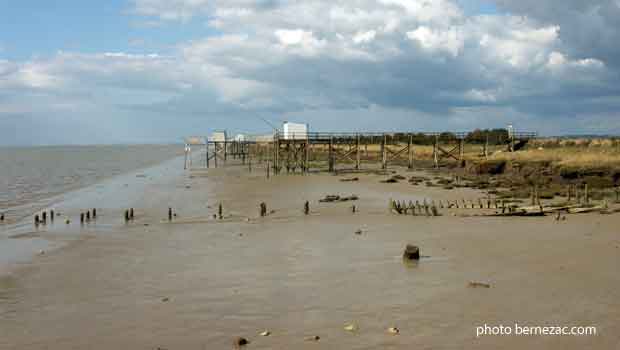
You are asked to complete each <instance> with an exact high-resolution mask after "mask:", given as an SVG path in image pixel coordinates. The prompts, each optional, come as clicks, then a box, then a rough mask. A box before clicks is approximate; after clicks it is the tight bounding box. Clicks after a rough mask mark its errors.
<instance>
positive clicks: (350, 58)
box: [0, 0, 620, 145]
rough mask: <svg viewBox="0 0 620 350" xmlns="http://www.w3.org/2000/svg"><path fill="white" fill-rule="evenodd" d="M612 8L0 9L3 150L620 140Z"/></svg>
mask: <svg viewBox="0 0 620 350" xmlns="http://www.w3.org/2000/svg"><path fill="white" fill-rule="evenodd" d="M618 43H620V0H591V1H584V0H544V1H540V0H377V1H371V0H349V1H341V0H304V1H287V0H257V1H251V0H225V1H224V0H125V1H122V0H108V1H101V2H91V1H83V0H47V1H40V0H20V1H17V0H15V1H11V0H0V145H15V144H70V143H71V144H73V143H89V144H90V143H124V142H130V143H150V142H170V141H179V140H180V139H181V138H182V137H183V136H185V135H189V134H203V135H204V134H207V133H208V132H210V131H211V130H213V129H228V130H231V131H232V132H237V131H247V132H250V133H261V132H268V131H270V128H269V126H268V125H267V124H266V123H265V122H263V121H262V120H261V118H262V119H266V120H268V121H270V122H272V123H274V124H278V123H281V122H282V121H283V120H290V121H303V122H307V123H309V124H310V127H311V128H312V129H313V130H320V131H359V130H369V131H388V130H403V131H405V130H406V131H436V130H438V131H442V130H455V131H456V130H470V129H474V128H487V127H503V126H505V125H506V124H509V123H512V124H514V125H515V127H516V128H517V129H520V130H527V131H538V132H540V133H542V134H546V135H556V134H566V133H570V134H574V133H605V134H609V133H613V134H619V133H620V44H618Z"/></svg>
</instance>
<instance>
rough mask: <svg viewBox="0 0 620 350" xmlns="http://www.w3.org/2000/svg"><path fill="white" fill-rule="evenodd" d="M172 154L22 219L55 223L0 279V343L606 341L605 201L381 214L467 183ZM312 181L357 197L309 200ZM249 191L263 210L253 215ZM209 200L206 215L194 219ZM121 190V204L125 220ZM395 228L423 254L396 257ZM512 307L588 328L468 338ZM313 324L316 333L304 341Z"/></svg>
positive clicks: (618, 253)
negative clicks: (500, 213) (199, 161)
mask: <svg viewBox="0 0 620 350" xmlns="http://www.w3.org/2000/svg"><path fill="white" fill-rule="evenodd" d="M176 162H178V163H179V164H176V163H175V162H172V163H170V164H168V165H167V167H166V168H164V169H163V170H162V169H159V170H153V171H154V172H155V174H153V175H152V176H150V175H149V176H148V177H147V178H145V179H142V180H143V182H144V183H142V185H141V186H142V187H139V186H138V187H136V189H135V190H133V191H131V190H129V189H131V188H133V185H129V186H123V185H120V183H119V185H118V187H111V188H109V189H107V190H106V191H108V192H106V193H105V194H102V196H103V197H97V196H94V197H92V198H90V199H87V198H88V197H85V196H82V197H81V198H82V199H80V200H77V203H74V204H71V205H69V204H67V208H66V209H65V208H58V210H62V211H65V212H67V213H70V214H75V213H76V212H79V209H78V208H81V207H85V208H88V207H100V206H103V207H104V208H103V209H101V215H100V216H101V217H100V218H98V219H97V222H96V223H91V224H89V225H86V226H84V227H81V228H79V227H78V228H76V226H75V225H70V228H67V227H64V226H62V225H58V224H55V226H54V227H51V228H48V229H46V230H47V231H49V232H47V231H46V232H39V233H38V234H40V235H41V236H44V237H46V238H49V237H48V236H50V235H55V237H58V238H57V239H59V240H62V239H63V238H62V237H65V236H67V237H69V236H70V237H73V238H72V239H70V240H69V243H68V244H67V245H65V246H64V247H62V248H60V249H58V250H55V251H51V252H46V253H45V254H43V255H39V256H37V257H36V258H35V259H34V260H33V261H32V262H28V263H23V264H21V265H20V266H19V267H18V268H17V269H16V270H14V271H13V273H11V274H10V275H8V276H5V277H0V348H2V349H84V348H89V349H128V348H131V349H156V348H158V347H159V348H164V349H229V348H232V342H233V340H234V338H235V337H237V336H243V337H246V338H247V339H249V340H250V344H249V345H248V346H247V348H248V349H284V348H291V347H294V348H297V349H315V348H321V349H403V348H406V349H409V348H421V349H435V348H440V349H446V348H448V349H462V348H474V347H475V348H485V349H498V348H502V349H522V348H528V347H534V348H546V349H563V350H565V349H583V348H596V349H616V348H618V347H620V336H619V335H618V334H620V323H619V322H618V320H620V274H618V271H617V269H618V266H620V232H619V231H618V224H620V214H616V215H600V214H581V215H570V216H568V217H567V220H566V221H560V222H558V221H555V220H554V218H553V217H552V216H547V217H532V218H490V217H467V218H465V217H458V216H452V215H451V213H452V212H453V211H456V210H447V209H444V210H441V213H442V214H443V216H440V217H424V216H404V215H393V214H390V213H388V209H387V207H388V199H389V198H394V199H400V200H410V199H411V200H414V201H415V200H416V199H419V200H422V199H423V198H429V199H430V198H432V199H435V200H438V199H456V198H459V199H460V198H466V199H469V198H471V199H477V198H479V197H481V196H483V195H482V194H481V193H479V192H476V191H474V190H470V189H458V190H452V191H447V190H443V189H441V188H438V187H437V188H436V187H425V186H412V185H410V184H408V183H407V182H406V181H403V182H401V183H397V184H386V183H380V182H379V180H382V179H385V178H386V176H380V175H354V176H358V177H360V181H358V182H340V181H339V179H340V178H342V176H332V175H328V174H317V175H307V176H302V175H295V176H285V175H282V176H277V177H273V176H272V177H271V178H270V179H266V178H265V173H264V169H262V168H258V166H255V169H254V172H253V173H252V174H248V172H247V168H246V167H242V166H229V167H226V168H218V169H211V170H209V171H208V172H205V171H192V172H185V173H184V172H182V171H177V170H174V169H177V168H174V169H172V170H171V169H168V167H174V166H179V167H182V163H181V161H176ZM230 163H233V164H234V161H233V162H230ZM165 169H168V170H167V171H166V170H165ZM400 173H402V174H404V175H410V174H409V173H407V172H406V171H404V170H403V171H400ZM346 177H350V176H346ZM136 181H138V180H136ZM121 182H122V181H121ZM326 194H343V195H349V194H356V195H358V196H359V197H360V199H359V200H358V201H356V202H343V203H318V200H319V199H320V198H322V197H324V196H325V195H326ZM306 200H309V201H310V209H311V215H309V216H305V215H303V203H304V202H305V201H306ZM91 201H92V202H91ZM87 202H88V203H87ZM260 202H265V203H266V204H267V207H268V210H269V211H271V210H275V212H273V213H272V214H270V215H268V216H267V217H265V218H260V217H258V215H259V203H260ZM219 203H222V205H223V209H224V210H223V212H224V215H225V218H224V219H223V220H217V219H213V218H212V215H213V214H216V213H217V206H218V204H219ZM353 204H355V205H356V206H357V208H358V212H357V213H355V214H353V213H352V212H351V209H350V207H351V205H353ZM128 206H133V207H135V208H136V219H135V221H134V222H132V223H130V224H128V225H125V224H124V223H123V222H122V220H121V218H122V211H123V210H124V208H125V207H128ZM169 206H171V207H173V208H175V210H176V212H177V213H178V217H177V218H176V219H175V222H174V223H167V220H166V216H167V208H168V207H169ZM358 229H360V230H361V231H362V234H361V235H357V234H355V231H356V230H358ZM75 237H78V238H77V239H75ZM407 243H412V244H416V245H418V246H420V247H421V253H422V255H424V256H429V257H427V258H423V259H422V260H421V261H420V262H419V263H418V264H417V265H411V264H405V263H403V260H402V258H401V255H402V251H403V249H404V247H405V245H406V244H407ZM470 281H481V282H488V283H490V284H491V288H471V287H469V286H468V283H469V282H470ZM515 322H516V323H519V324H520V325H532V326H547V325H562V326H596V327H597V333H598V334H597V335H596V336H580V337H577V336H485V337H482V338H476V327H477V326H481V325H483V324H485V323H486V324H489V325H499V324H504V325H513V324H514V323H515ZM347 324H356V325H357V326H358V327H359V329H358V330H357V331H355V332H347V331H345V330H344V329H343V328H344V326H345V325H347ZM388 327H398V328H399V329H400V334H398V335H392V334H389V333H388V332H387V331H386V329H387V328H388ZM263 330H269V331H270V332H271V335H270V336H268V337H261V336H259V333H260V332H262V331H263ZM313 335H318V336H320V340H319V341H318V342H315V341H307V340H305V338H306V337H309V336H313Z"/></svg>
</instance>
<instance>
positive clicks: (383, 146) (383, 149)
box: [381, 134, 387, 169]
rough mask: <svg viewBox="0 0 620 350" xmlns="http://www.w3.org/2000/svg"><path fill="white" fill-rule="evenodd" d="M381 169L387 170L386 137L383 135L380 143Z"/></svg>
mask: <svg viewBox="0 0 620 350" xmlns="http://www.w3.org/2000/svg"><path fill="white" fill-rule="evenodd" d="M381 169H387V135H385V134H383V140H382V141H381Z"/></svg>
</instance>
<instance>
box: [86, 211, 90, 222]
mask: <svg viewBox="0 0 620 350" xmlns="http://www.w3.org/2000/svg"><path fill="white" fill-rule="evenodd" d="M86 221H90V210H87V211H86Z"/></svg>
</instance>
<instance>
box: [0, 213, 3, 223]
mask: <svg viewBox="0 0 620 350" xmlns="http://www.w3.org/2000/svg"><path fill="white" fill-rule="evenodd" d="M2 221H4V213H2V214H0V222H2Z"/></svg>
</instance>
